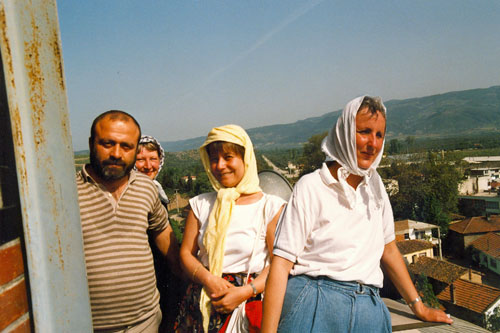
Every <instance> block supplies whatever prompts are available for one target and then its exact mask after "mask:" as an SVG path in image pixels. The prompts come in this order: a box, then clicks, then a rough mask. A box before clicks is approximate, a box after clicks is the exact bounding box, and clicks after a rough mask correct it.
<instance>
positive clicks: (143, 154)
mask: <svg viewBox="0 0 500 333" xmlns="http://www.w3.org/2000/svg"><path fill="white" fill-rule="evenodd" d="M164 160H165V152H164V151H163V148H162V147H161V145H160V142H159V141H158V140H156V139H155V138H154V137H152V136H149V135H143V136H141V140H139V147H138V151H137V158H136V160H135V168H136V169H137V170H138V171H139V172H142V173H144V174H146V175H147V176H149V178H151V179H152V180H153V183H155V185H156V187H157V188H158V196H159V197H160V200H161V202H162V203H163V204H164V205H165V206H166V205H168V203H169V200H168V197H167V194H166V193H165V191H164V190H163V187H162V186H161V184H160V182H159V181H157V180H156V177H157V176H158V173H159V172H160V170H161V168H162V166H163V162H164Z"/></svg>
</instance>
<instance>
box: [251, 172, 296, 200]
mask: <svg viewBox="0 0 500 333" xmlns="http://www.w3.org/2000/svg"><path fill="white" fill-rule="evenodd" d="M259 182H260V188H261V189H262V191H263V192H265V193H267V194H273V195H276V196H278V197H280V198H282V199H283V200H285V201H288V199H290V196H291V195H292V185H290V183H289V182H288V180H286V178H285V177H283V176H282V175H280V174H279V173H277V172H276V171H273V170H263V171H261V172H259Z"/></svg>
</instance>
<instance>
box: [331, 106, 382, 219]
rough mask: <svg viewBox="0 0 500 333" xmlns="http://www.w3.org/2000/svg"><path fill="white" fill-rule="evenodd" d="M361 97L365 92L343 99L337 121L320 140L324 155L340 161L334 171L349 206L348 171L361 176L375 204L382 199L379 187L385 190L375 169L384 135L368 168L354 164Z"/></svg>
mask: <svg viewBox="0 0 500 333" xmlns="http://www.w3.org/2000/svg"><path fill="white" fill-rule="evenodd" d="M364 98H365V96H361V97H357V98H355V99H353V100H352V101H350V102H349V103H347V105H346V106H345V108H344V110H343V111H342V114H341V115H340V117H339V118H338V119H337V124H336V125H335V126H334V127H332V128H331V129H330V131H329V132H328V136H327V137H326V138H324V139H323V142H322V143H321V150H323V152H324V153H325V154H326V156H327V159H328V158H330V159H332V160H334V161H337V162H338V163H339V164H340V165H341V167H340V168H339V171H338V177H339V182H340V184H341V185H342V188H343V189H344V194H345V195H346V197H347V199H348V200H347V201H348V202H349V205H350V207H351V209H352V208H354V206H355V204H356V195H355V193H353V191H351V190H350V189H348V186H350V185H349V184H347V177H348V176H349V175H350V174H354V175H358V176H363V177H365V179H366V182H367V184H368V185H369V191H368V193H369V195H370V196H371V197H372V198H373V199H374V203H375V205H376V207H380V206H381V204H382V200H383V197H382V191H385V188H384V184H383V183H382V179H381V178H380V176H379V174H378V173H377V170H376V169H377V167H378V165H379V164H380V161H381V160H382V155H383V152H384V144H385V139H384V144H382V148H381V149H380V152H379V153H378V155H377V157H376V159H375V160H374V161H373V163H372V165H371V166H370V167H369V168H368V169H362V168H360V167H359V166H358V160H357V155H356V115H357V114H358V110H359V107H360V106H361V103H362V102H363V99H364ZM381 104H382V102H381ZM382 106H383V107H384V111H385V112H386V114H387V109H386V108H385V106H384V105H383V104H382Z"/></svg>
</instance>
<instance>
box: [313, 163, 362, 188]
mask: <svg viewBox="0 0 500 333" xmlns="http://www.w3.org/2000/svg"><path fill="white" fill-rule="evenodd" d="M338 173H339V174H338V175H337V176H342V177H343V178H344V179H345V180H347V177H348V176H349V173H348V171H347V170H346V169H344V168H343V167H340V168H339V171H338ZM319 175H320V177H321V180H322V181H323V183H325V184H326V185H327V186H331V185H333V184H339V181H338V180H337V179H335V177H333V175H332V173H331V172H330V169H329V168H328V166H327V165H326V163H323V165H322V166H321V169H320V170H319ZM367 178H368V177H363V180H362V181H361V183H359V185H364V186H366V185H367V184H368V180H369V179H367ZM358 187H359V186H358ZM351 188H352V187H351ZM353 190H354V188H353Z"/></svg>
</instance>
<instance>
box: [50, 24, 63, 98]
mask: <svg viewBox="0 0 500 333" xmlns="http://www.w3.org/2000/svg"><path fill="white" fill-rule="evenodd" d="M50 46H51V49H52V51H53V52H54V67H55V70H56V73H57V75H56V77H57V80H58V81H59V82H58V83H59V86H60V87H61V89H62V90H63V91H65V90H66V87H65V84H64V69H63V63H62V52H61V45H60V43H59V33H58V30H57V28H56V29H54V30H53V32H52V34H51V37H50Z"/></svg>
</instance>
